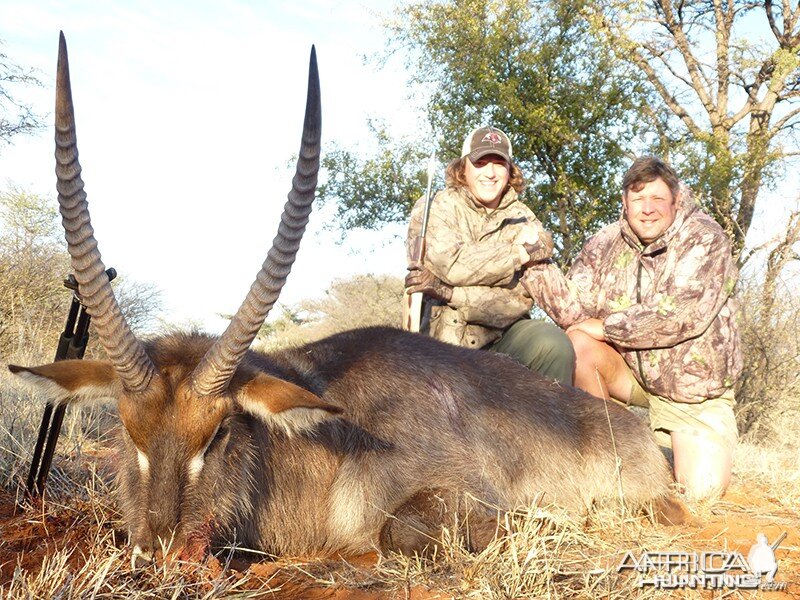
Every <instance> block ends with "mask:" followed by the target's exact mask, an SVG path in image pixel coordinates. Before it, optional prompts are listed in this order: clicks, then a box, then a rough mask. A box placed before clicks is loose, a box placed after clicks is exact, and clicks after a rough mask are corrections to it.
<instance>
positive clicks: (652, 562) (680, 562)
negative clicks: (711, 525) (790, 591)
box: [617, 532, 786, 591]
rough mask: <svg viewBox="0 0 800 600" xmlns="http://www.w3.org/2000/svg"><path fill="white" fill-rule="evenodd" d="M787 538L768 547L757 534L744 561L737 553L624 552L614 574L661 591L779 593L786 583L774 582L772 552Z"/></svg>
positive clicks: (776, 562)
mask: <svg viewBox="0 0 800 600" xmlns="http://www.w3.org/2000/svg"><path fill="white" fill-rule="evenodd" d="M785 537H786V532H784V533H782V534H781V535H780V537H778V539H777V540H775V542H773V543H772V545H770V544H769V543H768V541H767V536H766V535H764V534H763V533H759V534H758V535H757V536H756V543H755V544H753V545H752V546H751V547H750V551H749V552H748V553H747V559H745V557H744V556H743V555H742V554H741V553H740V552H722V551H711V552H705V551H704V552H671V551H667V552H663V551H661V552H643V553H642V554H641V555H639V556H638V557H637V556H635V555H634V554H633V552H627V553H626V554H625V556H624V557H623V559H622V562H621V563H620V564H619V566H618V567H617V572H618V573H622V572H623V571H635V572H637V573H639V579H638V581H637V585H638V586H639V587H646V586H653V587H655V588H660V589H682V588H690V589H723V588H728V589H751V590H752V589H759V590H769V591H773V590H775V591H781V590H785V589H786V582H777V581H775V573H776V572H777V571H778V561H777V560H775V550H776V549H777V548H778V546H779V545H780V543H781V542H782V541H783V540H784V538H785Z"/></svg>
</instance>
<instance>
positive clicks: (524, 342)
mask: <svg viewBox="0 0 800 600" xmlns="http://www.w3.org/2000/svg"><path fill="white" fill-rule="evenodd" d="M486 349H487V350H489V351H491V352H500V353H502V354H507V355H508V356H510V357H512V358H513V359H514V360H516V361H517V362H519V363H521V364H523V365H525V366H526V367H528V368H529V369H530V370H531V371H537V372H538V373H541V374H542V375H544V376H545V377H548V378H550V379H555V380H556V381H559V382H561V383H563V384H564V385H572V377H573V374H574V372H575V350H574V348H573V347H572V342H570V341H569V338H568V337H567V334H566V333H564V332H563V331H562V330H561V329H560V328H558V327H556V326H555V325H552V324H550V323H545V322H544V321H534V320H532V319H522V320H520V321H517V322H516V323H514V324H513V325H512V326H511V327H509V328H508V329H507V330H506V332H505V333H504V334H503V337H501V338H500V339H499V340H497V341H496V342H494V343H493V344H491V345H489V346H487V347H486Z"/></svg>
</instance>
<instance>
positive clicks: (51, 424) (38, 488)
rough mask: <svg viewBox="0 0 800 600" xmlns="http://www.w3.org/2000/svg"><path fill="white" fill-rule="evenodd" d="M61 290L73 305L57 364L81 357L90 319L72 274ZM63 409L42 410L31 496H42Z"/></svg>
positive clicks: (30, 477) (113, 272)
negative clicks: (66, 291) (68, 292)
mask: <svg viewBox="0 0 800 600" xmlns="http://www.w3.org/2000/svg"><path fill="white" fill-rule="evenodd" d="M106 275H108V280H109V281H111V280H113V279H114V278H115V277H116V276H117V272H116V270H114V269H113V268H111V269H107V270H106ZM64 287H66V288H67V289H70V290H72V303H71V304H70V307H69V313H68V314H67V322H66V325H64V331H63V333H62V334H61V336H60V337H59V338H58V347H57V348H56V357H55V360H56V361H59V360H66V359H81V358H83V355H84V353H85V352H86V344H88V342H89V322H90V321H91V317H90V316H89V313H88V312H87V311H86V307H85V306H84V305H83V304H81V301H80V297H79V296H78V282H77V281H75V276H74V275H69V276H68V277H67V278H66V279H65V280H64ZM66 408H67V407H66V404H64V403H62V404H59V405H58V406H55V407H54V406H53V403H52V402H48V403H47V405H46V406H45V408H44V414H43V415H42V423H41V425H39V436H38V437H37V438H36V448H34V450H33V459H32V460H31V470H30V471H29V472H28V482H27V489H28V494H29V495H30V496H31V497H37V496H41V495H42V494H43V493H44V486H45V483H46V482H47V475H48V473H49V472H50V464H51V463H52V462H53V454H54V453H55V451H56V442H57V441H58V436H59V434H60V433H61V423H62V421H63V420H64V412H65V411H66ZM43 451H44V452H43Z"/></svg>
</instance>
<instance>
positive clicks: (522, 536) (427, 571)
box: [0, 354, 800, 600]
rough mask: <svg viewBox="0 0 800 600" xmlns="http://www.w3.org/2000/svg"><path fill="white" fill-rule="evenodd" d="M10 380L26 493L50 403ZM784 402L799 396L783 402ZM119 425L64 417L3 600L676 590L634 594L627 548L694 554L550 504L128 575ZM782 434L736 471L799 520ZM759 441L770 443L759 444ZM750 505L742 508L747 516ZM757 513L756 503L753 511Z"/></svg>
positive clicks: (672, 536)
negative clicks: (491, 517)
mask: <svg viewBox="0 0 800 600" xmlns="http://www.w3.org/2000/svg"><path fill="white" fill-rule="evenodd" d="M6 360H8V361H9V362H11V361H15V362H19V363H22V364H30V363H35V362H40V361H41V358H37V357H35V356H24V355H19V354H17V355H15V356H13V357H7V358H6V357H4V361H3V362H6ZM44 360H45V361H46V360H48V359H44ZM9 379H10V378H9V377H8V375H7V374H6V373H5V370H3V373H1V374H0V487H2V489H4V490H5V492H2V491H0V494H2V493H5V494H6V496H5V498H6V499H11V498H14V497H15V496H17V499H18V500H19V499H20V497H19V496H20V492H19V490H20V489H21V485H23V484H24V480H25V478H26V476H27V470H28V468H29V464H30V454H31V452H32V449H33V445H34V442H35V436H36V431H37V428H38V425H39V420H40V418H41V412H42V408H43V404H44V400H43V399H41V398H33V399H31V398H30V396H29V392H28V391H22V390H21V389H19V388H17V387H15V386H13V385H12V384H11V383H10V381H9ZM787 401H788V402H790V403H795V404H796V402H797V400H796V399H793V398H789V399H788V400H786V399H784V400H783V402H787ZM788 412H789V411H784V414H788ZM115 424H116V418H115V415H114V413H113V410H108V409H88V410H87V409H84V410H83V411H69V412H68V416H67V419H66V420H65V424H64V430H63V434H62V437H61V441H60V443H59V447H58V452H57V455H56V457H55V460H54V465H53V469H52V471H51V474H50V479H49V482H48V496H47V499H46V502H44V504H38V505H27V506H26V507H25V508H26V511H25V513H24V515H23V516H18V517H9V518H8V519H6V518H4V519H2V520H0V527H4V528H5V529H4V530H3V531H2V537H0V557H2V559H0V562H2V561H4V560H6V559H7V558H8V557H9V556H13V557H14V558H13V559H11V560H12V562H14V561H16V563H18V564H17V566H16V568H15V569H14V568H13V567H11V568H10V569H6V570H4V571H3V579H2V585H1V586H0V600H6V599H8V600H17V599H23V598H24V599H29V598H127V597H132V598H148V599H149V598H159V599H160V598H197V599H200V598H203V599H206V598H207V599H214V598H249V597H253V598H255V597H262V598H295V597H318V598H321V597H330V598H344V597H348V595H349V594H350V593H354V592H358V593H360V594H362V595H361V596H360V597H362V598H394V597H401V598H402V597H412V596H413V597H417V598H428V597H431V598H433V597H454V598H481V599H484V598H487V599H491V598H498V599H499V598H554V599H557V598H598V597H601V598H608V599H611V600H615V599H622V598H631V597H637V598H667V597H671V595H670V593H669V592H667V591H662V590H656V589H653V588H642V589H640V588H638V587H637V586H636V578H635V577H632V576H630V575H628V574H626V573H623V574H620V573H618V572H617V566H618V565H619V562H620V560H621V559H622V556H623V554H624V553H625V552H626V551H632V552H633V553H634V554H636V555H638V554H639V553H641V552H643V551H646V550H655V549H669V550H686V551H692V550H695V549H698V546H697V544H698V542H697V540H694V539H692V535H694V534H693V533H692V531H691V530H687V529H681V528H663V527H657V526H653V525H651V524H650V523H649V522H647V521H646V520H645V519H643V518H641V517H638V516H631V515H621V514H619V513H618V512H611V511H600V510H598V511H596V512H593V513H592V514H591V515H589V516H587V517H586V518H583V519H581V520H576V519H574V518H570V517H569V516H567V515H565V514H563V513H561V512H558V511H555V510H551V509H549V508H548V507H530V508H527V509H525V510H521V511H519V512H517V513H514V514H511V515H508V516H507V522H506V523H505V524H504V525H505V529H506V530H507V531H508V534H507V535H505V536H504V537H502V538H501V539H499V540H497V541H496V542H494V543H492V544H491V545H490V546H489V547H488V548H486V549H485V550H484V551H483V552H481V553H477V554H471V553H469V552H466V551H465V550H464V549H463V546H462V545H461V544H460V543H458V540H453V539H449V540H446V543H445V544H443V546H442V548H441V550H440V551H439V552H438V553H437V554H435V555H434V556H432V557H426V558H421V557H407V556H402V555H391V556H386V557H380V558H378V562H377V564H372V563H370V564H366V565H365V564H363V563H362V562H357V561H350V562H348V561H342V560H312V561H309V560H298V559H291V558H283V559H280V560H277V561H275V562H271V561H270V558H267V559H265V562H263V563H255V564H252V565H251V562H252V561H256V560H261V557H260V556H259V555H257V554H244V553H242V552H239V553H234V552H232V550H231V549H228V550H224V551H222V552H220V553H219V554H217V555H216V556H214V557H210V558H209V559H208V560H207V561H205V562H204V563H202V564H185V563H178V562H173V563H169V564H162V565H160V566H157V567H156V566H154V567H150V568H146V569H140V570H137V571H134V570H132V569H131V565H130V554H129V552H130V550H129V548H128V547H127V534H126V533H125V527H124V524H123V523H122V522H121V521H120V518H119V515H118V513H117V512H116V509H115V508H114V492H113V485H112V484H111V483H110V482H111V480H112V474H111V469H110V466H109V465H110V464H111V463H113V459H112V457H110V456H109V440H108V437H109V431H110V430H111V428H112V427H113V426H114V425H115ZM772 431H774V429H772ZM775 440H776V438H774V437H772V436H770V438H769V439H767V440H760V442H761V445H759V446H756V445H751V444H742V445H740V447H739V448H738V449H737V453H736V457H735V478H736V480H737V481H738V482H739V485H740V487H742V488H745V489H750V488H753V489H755V488H758V490H759V491H760V493H761V495H762V496H766V497H768V498H769V499H770V502H771V504H770V506H771V507H773V508H774V509H775V510H776V513H777V512H780V511H781V510H782V511H784V512H785V513H786V514H787V515H791V516H793V517H795V518H796V511H797V507H798V506H800V462H799V461H797V460H796V459H797V455H798V454H797V453H798V449H797V445H796V444H797V442H796V440H795V441H793V440H791V439H789V438H787V437H786V436H783V437H781V438H780V442H779V443H776V441H775ZM764 442H768V443H769V444H770V445H769V446H766V447H765V446H764ZM9 494H10V495H9ZM726 500H727V499H726ZM23 504H24V503H23ZM730 508H731V507H730V502H726V501H723V502H717V503H713V502H712V503H702V504H693V505H691V509H692V511H693V512H694V513H695V514H696V515H698V516H699V517H700V519H701V520H713V519H714V518H716V515H718V514H719V513H720V512H725V511H729V510H730ZM748 510H750V508H749V506H747V505H746V506H744V513H745V514H747V511H748ZM763 510H764V508H763V506H762V507H758V508H755V507H754V508H753V509H752V512H753V514H755V513H758V512H759V511H763ZM776 518H777V517H776ZM759 526H760V525H759ZM11 534H14V535H11ZM23 534H25V535H23ZM749 535H750V534H749V533H748V536H749ZM15 536H16V537H15ZM747 539H752V537H748V538H747ZM793 543H794V544H796V543H797V540H795V541H794V542H793ZM15 544H16V545H15ZM17 548H19V549H17ZM242 557H244V558H242ZM312 592H313V595H312ZM684 596H685V597H703V593H702V592H700V591H697V592H693V591H686V592H685V593H684ZM705 597H708V592H705Z"/></svg>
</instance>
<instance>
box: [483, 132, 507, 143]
mask: <svg viewBox="0 0 800 600" xmlns="http://www.w3.org/2000/svg"><path fill="white" fill-rule="evenodd" d="M483 142H489V143H490V144H492V145H493V146H496V145H497V144H502V143H503V138H501V137H500V134H499V133H497V132H496V131H490V132H489V133H487V134H486V135H485V136H483V139H482V140H481V144H482V143H483Z"/></svg>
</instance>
